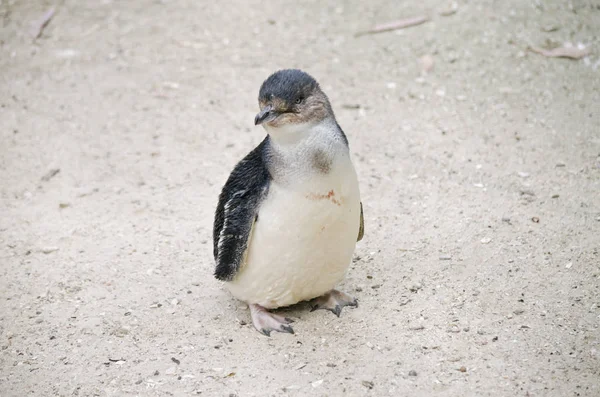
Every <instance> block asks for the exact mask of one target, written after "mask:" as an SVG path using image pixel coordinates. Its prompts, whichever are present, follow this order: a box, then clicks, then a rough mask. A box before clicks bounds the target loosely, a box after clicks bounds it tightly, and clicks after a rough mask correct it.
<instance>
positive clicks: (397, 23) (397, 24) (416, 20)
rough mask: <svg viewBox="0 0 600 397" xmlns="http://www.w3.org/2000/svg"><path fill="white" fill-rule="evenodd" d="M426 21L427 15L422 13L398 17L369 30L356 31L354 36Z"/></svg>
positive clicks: (407, 26)
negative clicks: (396, 19)
mask: <svg viewBox="0 0 600 397" xmlns="http://www.w3.org/2000/svg"><path fill="white" fill-rule="evenodd" d="M427 21H429V17H427V16H424V15H420V16H417V17H412V18H406V19H400V20H398V21H393V22H388V23H383V24H381V25H375V26H374V27H373V28H372V29H370V30H367V31H364V32H358V33H356V35H355V36H356V37H359V36H363V35H366V34H374V33H381V32H388V31H390V30H398V29H404V28H409V27H411V26H417V25H421V24H422V23H425V22H427Z"/></svg>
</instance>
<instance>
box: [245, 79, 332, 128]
mask: <svg viewBox="0 0 600 397" xmlns="http://www.w3.org/2000/svg"><path fill="white" fill-rule="evenodd" d="M258 104H259V107H260V112H258V114H257V115H256V117H255V118H254V124H255V125H259V124H260V125H262V126H263V127H265V129H267V131H269V130H276V129H281V128H295V127H300V126H310V125H312V124H317V123H319V122H321V121H323V120H324V119H326V118H328V117H333V111H332V109H331V105H330V103H329V99H327V96H326V95H325V93H324V92H323V91H321V88H320V87H319V83H317V81H316V80H315V79H314V78H313V77H312V76H310V75H309V74H308V73H305V72H303V71H301V70H298V69H285V70H280V71H277V72H275V73H273V74H272V75H271V76H269V78H267V79H266V80H265V81H264V82H263V83H262V86H261V87H260V91H259V94H258Z"/></svg>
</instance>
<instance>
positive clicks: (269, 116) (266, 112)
mask: <svg viewBox="0 0 600 397" xmlns="http://www.w3.org/2000/svg"><path fill="white" fill-rule="evenodd" d="M275 117H277V112H276V111H275V110H273V105H267V106H265V107H264V108H262V109H261V110H260V112H258V114H257V115H256V117H255V118H254V125H259V124H262V123H268V122H269V121H271V120H274V119H275Z"/></svg>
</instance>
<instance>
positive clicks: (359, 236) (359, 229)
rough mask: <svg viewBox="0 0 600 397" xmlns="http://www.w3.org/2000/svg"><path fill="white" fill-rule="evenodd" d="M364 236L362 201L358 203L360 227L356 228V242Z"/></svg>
mask: <svg viewBox="0 0 600 397" xmlns="http://www.w3.org/2000/svg"><path fill="white" fill-rule="evenodd" d="M364 235H365V218H364V217H363V209H362V201H361V202H360V226H359V227H358V238H357V239H356V241H360V240H362V238H363V236H364Z"/></svg>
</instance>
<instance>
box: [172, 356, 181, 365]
mask: <svg viewBox="0 0 600 397" xmlns="http://www.w3.org/2000/svg"><path fill="white" fill-rule="evenodd" d="M171 361H173V362H174V363H175V364H177V365H179V364H181V361H179V360H178V359H176V358H175V357H171Z"/></svg>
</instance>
